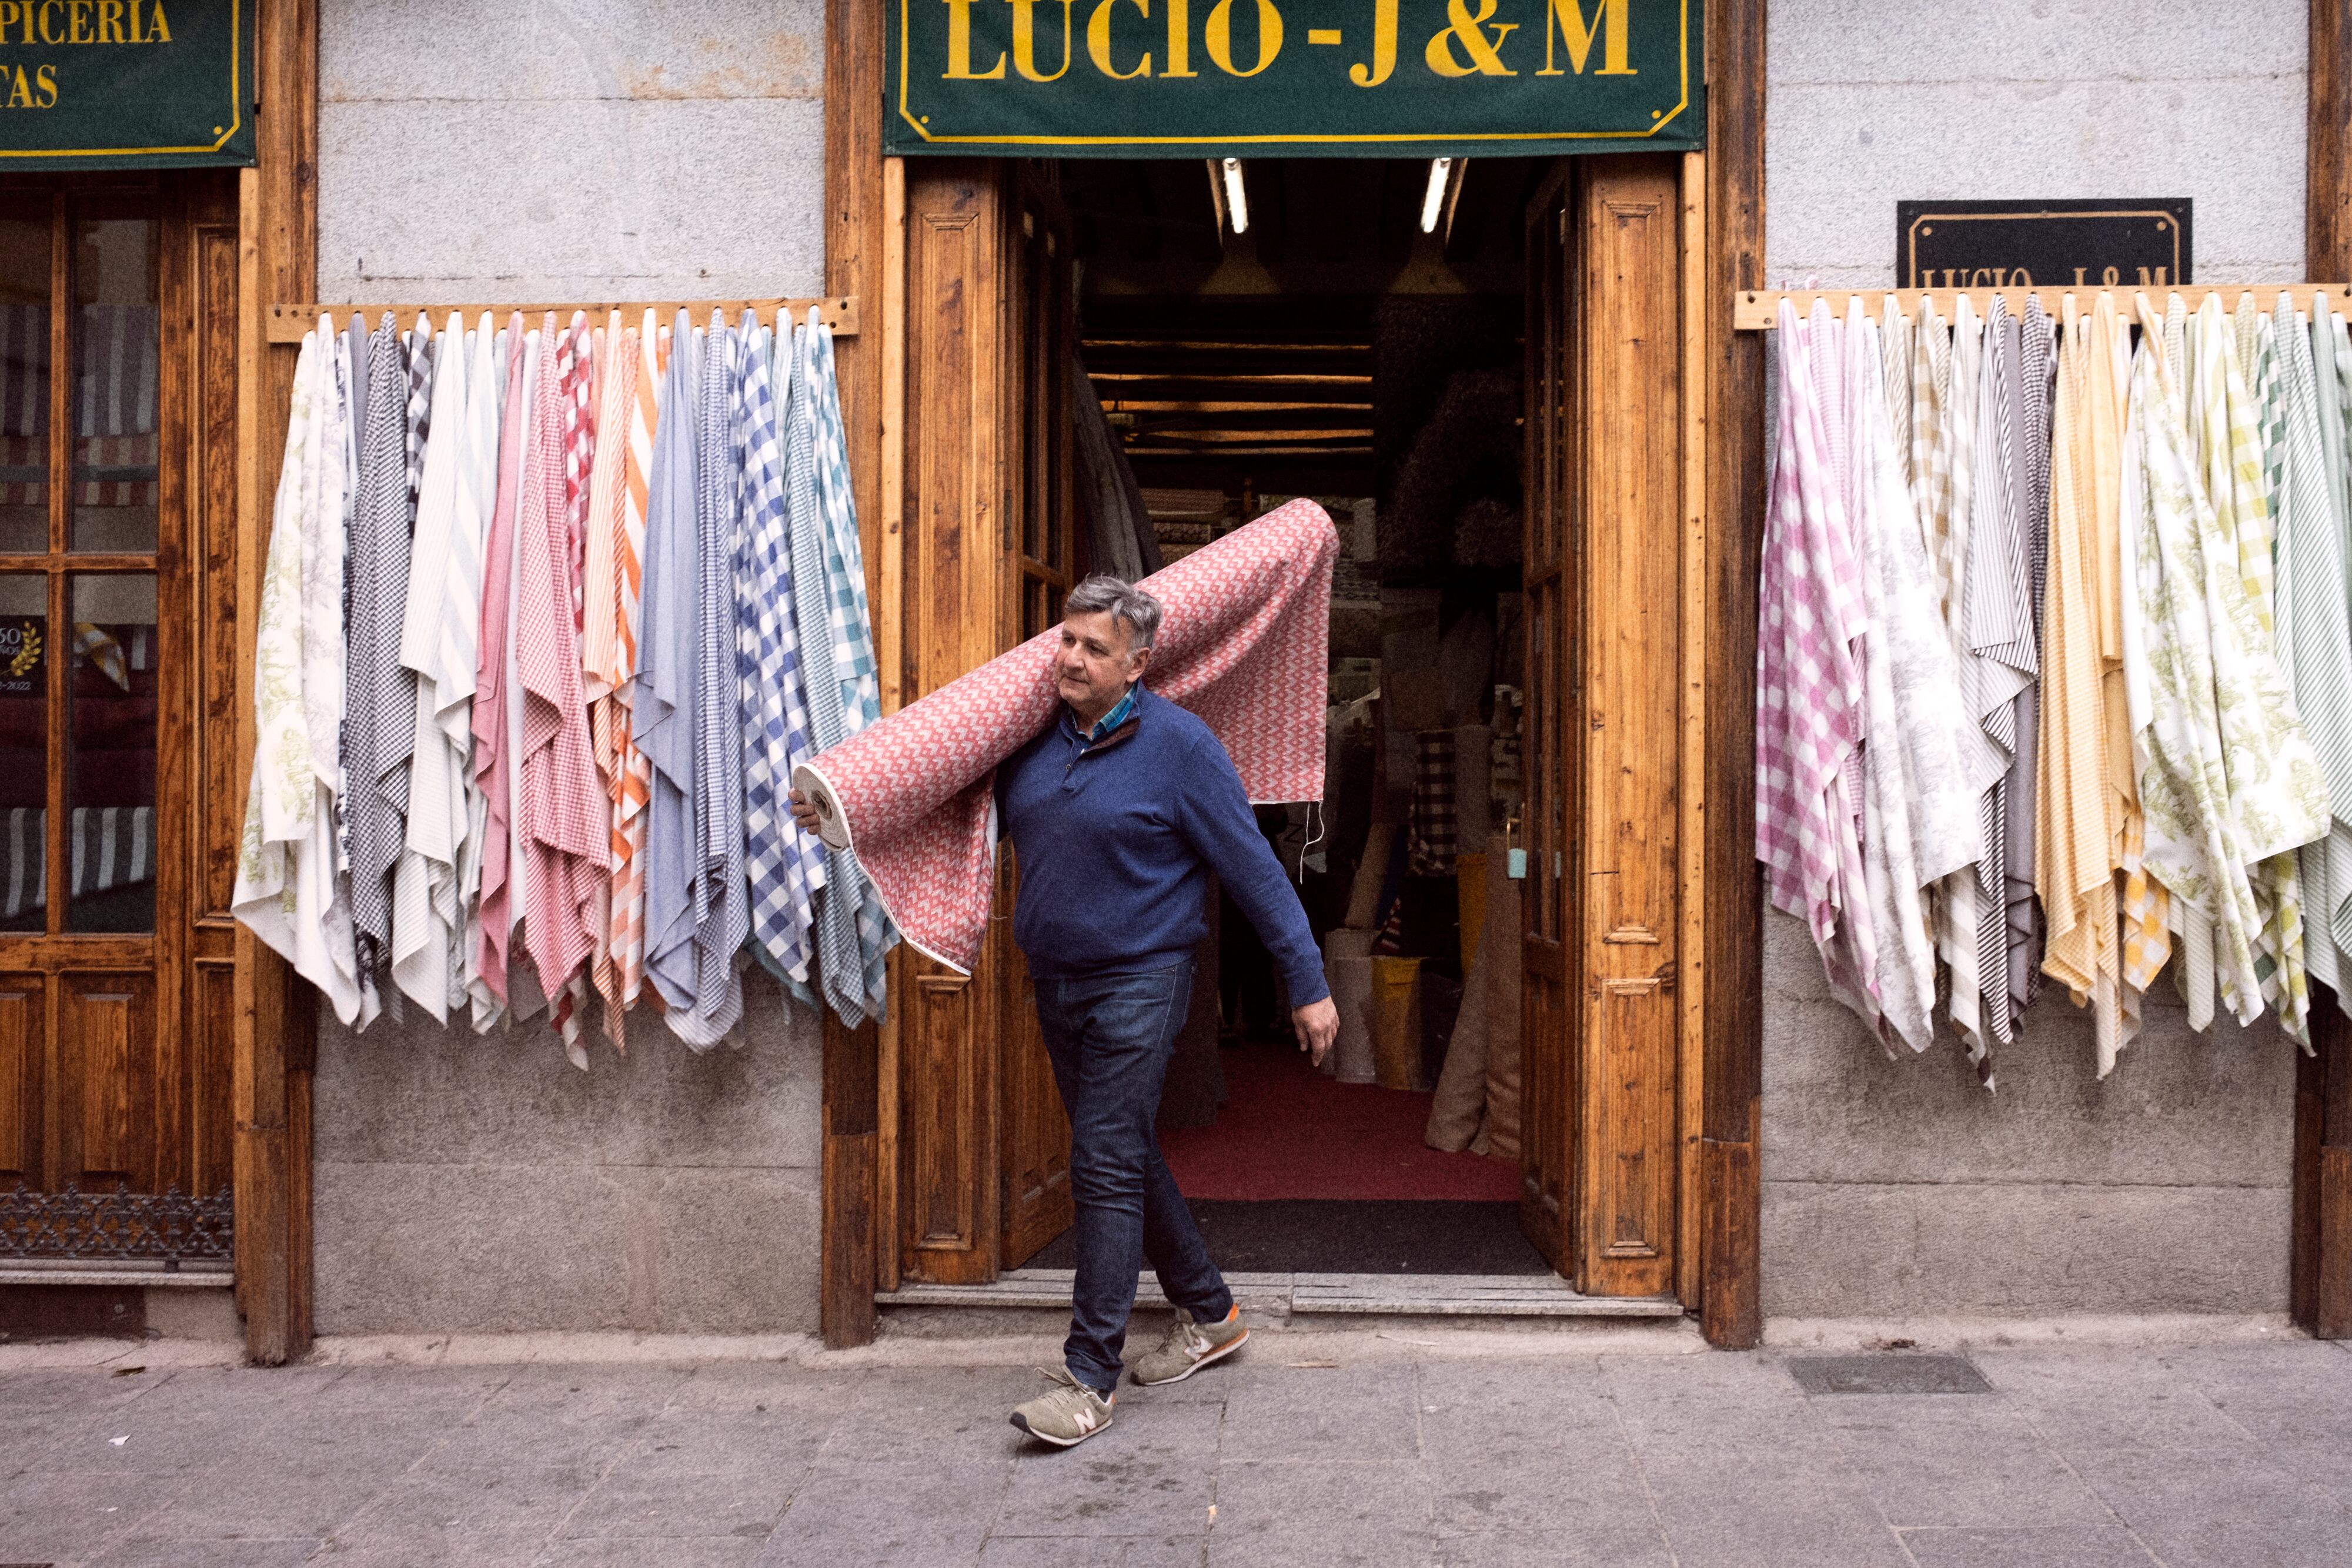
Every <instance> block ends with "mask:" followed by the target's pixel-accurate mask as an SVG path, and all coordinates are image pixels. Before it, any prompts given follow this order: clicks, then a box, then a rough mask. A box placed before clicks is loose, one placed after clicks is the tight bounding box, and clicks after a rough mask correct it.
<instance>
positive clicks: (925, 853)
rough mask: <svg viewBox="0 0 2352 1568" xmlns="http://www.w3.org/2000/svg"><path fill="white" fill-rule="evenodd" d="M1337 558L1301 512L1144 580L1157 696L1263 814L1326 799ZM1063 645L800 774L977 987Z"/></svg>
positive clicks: (889, 903)
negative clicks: (1002, 824)
mask: <svg viewBox="0 0 2352 1568" xmlns="http://www.w3.org/2000/svg"><path fill="white" fill-rule="evenodd" d="M1338 558H1339V535H1338V533H1337V532H1336V531H1334V529H1333V528H1332V527H1331V519H1330V518H1329V517H1328V516H1326V515H1325V513H1324V511H1323V508H1322V507H1318V506H1317V505H1316V504H1315V503H1314V502H1312V501H1309V500H1306V499H1303V498H1302V499H1300V500H1296V501H1293V502H1291V503H1290V504H1289V505H1287V506H1286V507H1279V508H1277V509H1276V510H1275V511H1272V512H1269V513H1267V514H1266V515H1265V517H1260V518H1258V519H1257V520H1256V521H1255V522H1254V523H1250V524H1248V525H1246V526H1245V527H1243V528H1236V529H1234V531H1233V532H1232V533H1230V534H1227V535H1226V536H1225V537H1224V538H1222V539H1219V540H1217V541H1216V542H1215V543H1214V544H1212V545H1209V546H1206V547H1205V548H1203V549H1198V550H1195V551H1193V552H1192V554H1191V555H1188V556H1186V557H1184V558H1183V559H1181V560H1179V561H1178V562H1176V563H1175V564H1174V565H1173V566H1171V567H1168V568H1167V569H1166V570H1161V571H1157V572H1154V573H1153V574H1152V575H1151V576H1150V577H1149V578H1146V579H1145V580H1144V581H1143V583H1142V584H1141V586H1142V587H1143V588H1144V590H1145V591H1148V592H1150V594H1151V595H1152V596H1153V597H1154V598H1156V599H1158V600H1159V601H1160V604H1161V606H1162V607H1163V608H1164V609H1165V610H1166V612H1167V614H1166V618H1165V619H1164V620H1163V621H1162V622H1160V634H1159V637H1158V638H1157V640H1156V643H1155V645H1154V647H1153V649H1152V656H1151V666H1150V674H1149V676H1148V677H1147V679H1148V683H1149V684H1150V687H1151V689H1152V690H1153V691H1154V692H1156V693H1157V694H1159V695H1160V696H1163V697H1166V698H1167V699H1168V700H1169V701H1171V702H1173V703H1176V704H1178V705H1180V706H1183V707H1185V708H1189V709H1190V710H1192V712H1193V713H1194V714H1196V715H1198V716H1200V718H1201V719H1202V721H1203V722H1205V723H1206V724H1207V725H1208V727H1209V728H1210V729H1211V730H1212V731H1213V732H1214V734H1215V735H1216V737H1217V738H1218V740H1220V741H1221V742H1223V745H1224V747H1225V750H1226V751H1227V752H1228V753H1230V754H1231V755H1232V757H1233V759H1234V769H1235V770H1236V771H1237V772H1239V773H1240V775H1241V779H1242V787H1243V789H1245V790H1247V791H1248V793H1249V798H1250V800H1251V801H1252V802H1253V803H1255V804H1258V805H1274V804H1286V803H1288V802H1291V801H1295V800H1321V799H1322V797H1323V742H1324V736H1323V727H1324V702H1325V686H1326V680H1327V677H1326V674H1325V667H1326V664H1327V663H1328V642H1329V638H1330V623H1331V566H1332V563H1333V561H1335V560H1336V559H1338ZM1059 638H1060V629H1059V628H1058V627H1057V628H1055V629H1053V630H1049V631H1046V632H1040V633H1039V634H1038V635H1036V636H1034V637H1032V638H1031V639H1029V641H1027V642H1026V643H1022V644H1021V645H1020V646H1019V647H1017V648H1015V649H1013V651H1012V652H1011V653H1003V654H1000V655H998V656H997V657H996V658H994V659H992V660H990V661H989V662H988V663H987V664H982V666H981V667H980V668H979V669H977V670H974V671H972V672H971V674H966V675H962V676H960V677H958V678H957V679H955V680H953V681H950V683H948V684H947V685H944V686H941V687H940V689H939V690H937V691H935V692H932V693H931V694H930V695H928V696H925V697H924V698H923V699H922V700H921V701H919V702H917V703H914V704H911V705H910V706H907V707H904V708H901V709H900V710H899V711H898V712H897V713H895V714H893V715H891V716H889V717H887V718H886V719H884V720H882V721H881V722H880V723H879V724H876V725H871V726H869V727H866V729H864V730H862V731H860V732H859V733H858V734H857V735H856V736H855V737H851V738H850V739H849V740H846V741H845V742H843V743H842V744H841V745H839V746H836V747H834V748H833V749H832V750H830V751H826V752H824V753H822V754H821V755H819V756H817V757H815V758H812V759H810V760H809V761H808V762H806V763H804V764H803V765H802V766H801V767H800V768H796V769H794V770H793V788H795V789H800V790H802V791H803V792H804V793H806V794H807V795H808V797H809V799H810V800H811V801H813V802H814V804H815V806H816V809H817V813H818V816H819V818H820V820H821V821H822V823H823V836H824V841H825V842H827V843H828V844H831V845H832V846H833V847H835V849H845V850H851V851H854V852H856V856H857V860H858V863H859V864H860V865H862V866H863V867H864V868H865V870H866V875H867V876H868V877H870V878H872V879H873V883H874V890H875V893H876V894H877V895H878V896H879V897H880V899H881V901H882V904H883V907H884V909H886V910H887V912H888V914H889V915H890V918H891V920H892V921H893V922H894V923H895V924H896V925H898V930H899V931H900V932H901V933H902V934H903V935H904V936H906V938H907V940H908V942H909V943H911V944H912V945H913V946H914V947H915V948H916V949H917V950H918V951H919V952H920V953H922V954H924V955H925V956H928V957H930V958H934V959H936V960H938V961H939V962H940V963H942V964H945V965H947V966H949V967H951V968H954V969H958V970H961V971H963V972H965V973H967V974H968V973H970V972H971V967H972V965H973V964H974V963H975V962H976V961H978V959H979V956H980V949H981V943H982V938H983V937H984V936H985V935H986V933H987V929H988V909H989V899H990V894H991V891H992V888H993V886H994V882H995V862H996V846H995V841H994V835H993V833H992V822H991V816H992V811H993V800H992V793H991V786H992V780H993V779H994V778H995V773H996V765H997V764H998V763H1000V762H1002V761H1003V760H1004V759H1005V758H1007V757H1010V756H1011V755H1013V752H1015V751H1017V750H1019V749H1020V748H1021V747H1023V746H1024V745H1026V744H1027V743H1028V742H1029V741H1030V740H1031V739H1033V738H1034V737H1036V736H1037V735H1038V734H1040V733H1041V732H1043V731H1044V729H1045V727H1046V726H1047V725H1049V724H1051V723H1052V722H1053V721H1054V713H1055V704H1056V703H1057V702H1058V701H1059V698H1058V697H1057V696H1056V695H1055V687H1054V675H1053V660H1054V653H1055V647H1056V645H1057V643H1058V641H1059Z"/></svg>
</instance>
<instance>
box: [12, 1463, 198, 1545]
mask: <svg viewBox="0 0 2352 1568" xmlns="http://www.w3.org/2000/svg"><path fill="white" fill-rule="evenodd" d="M180 1487H181V1481H180V1479H179V1478H177V1477H174V1476H166V1475H141V1474H137V1473H135V1472H117V1471H97V1472H92V1471H87V1470H63V1471H53V1472H49V1473H45V1474H37V1475H26V1476H20V1477H18V1478H16V1479H15V1480H12V1481H10V1482H9V1483H8V1488H7V1491H6V1494H5V1496H0V1562H6V1563H48V1562H66V1561H70V1560H77V1559H81V1558H87V1557H90V1556H93V1555H95V1554H96V1553H97V1552H100V1551H101V1550H103V1549H104V1548H105V1547H107V1546H109V1545H110V1544H112V1543H113V1542H115V1541H116V1540H117V1539H118V1538H120V1537H121V1536H124V1535H126V1534H128V1533H130V1532H131V1530H132V1529H133V1527H135V1526H140V1525H143V1524H144V1523H145V1522H146V1521H148V1520H149V1519H151V1518H152V1517H153V1516H154V1515H156V1514H157V1513H159V1512H161V1511H164V1510H165V1509H167V1508H168V1507H169V1505H170V1504H171V1502H172V1500H173V1498H175V1497H176V1496H178V1494H179V1490H180Z"/></svg>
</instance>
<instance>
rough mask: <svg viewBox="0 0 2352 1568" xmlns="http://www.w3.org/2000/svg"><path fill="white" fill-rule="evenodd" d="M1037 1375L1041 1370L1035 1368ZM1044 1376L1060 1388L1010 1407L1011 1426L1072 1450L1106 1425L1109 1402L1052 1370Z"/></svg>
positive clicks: (1064, 1372)
mask: <svg viewBox="0 0 2352 1568" xmlns="http://www.w3.org/2000/svg"><path fill="white" fill-rule="evenodd" d="M1038 1370H1039V1371H1040V1372H1045V1368H1043V1367H1039V1368H1038ZM1045 1375H1046V1376H1048V1377H1050V1378H1052V1379H1053V1380H1054V1381H1055V1382H1056V1383H1058V1384H1060V1385H1062V1386H1061V1387H1059V1388H1056V1389H1055V1390H1054V1391H1053V1392H1052V1393H1051V1394H1040V1395H1039V1396H1037V1397H1036V1398H1034V1399H1032V1400H1030V1401H1029V1402H1028V1403H1027V1404H1025V1405H1016V1406H1013V1425H1014V1426H1016V1427H1020V1428H1021V1429H1022V1430H1023V1431H1024V1432H1026V1433H1028V1434H1029V1435H1030V1436H1031V1437H1034V1438H1036V1439H1037V1440H1038V1441H1040V1442H1044V1443H1051V1444H1053V1445H1054V1446H1055V1448H1075V1447H1076V1446H1077V1445H1078V1444H1080V1443H1083V1442H1085V1441H1086V1440H1087V1438H1088V1437H1093V1436H1094V1435H1095V1434H1096V1433H1097V1432H1099V1431H1101V1430H1102V1429H1103V1428H1104V1427H1108V1426H1109V1425H1110V1412H1111V1405H1112V1400H1110V1399H1107V1398H1105V1397H1104V1396H1101V1395H1099V1394H1097V1393H1096V1392H1095V1391H1094V1390H1093V1389H1091V1388H1088V1387H1087V1385H1085V1384H1083V1383H1080V1382H1079V1381H1078V1380H1077V1379H1076V1378H1075V1377H1073V1376H1071V1375H1070V1374H1069V1372H1068V1370H1067V1369H1066V1368H1064V1367H1055V1369H1054V1370H1053V1371H1051V1372H1046V1373H1045Z"/></svg>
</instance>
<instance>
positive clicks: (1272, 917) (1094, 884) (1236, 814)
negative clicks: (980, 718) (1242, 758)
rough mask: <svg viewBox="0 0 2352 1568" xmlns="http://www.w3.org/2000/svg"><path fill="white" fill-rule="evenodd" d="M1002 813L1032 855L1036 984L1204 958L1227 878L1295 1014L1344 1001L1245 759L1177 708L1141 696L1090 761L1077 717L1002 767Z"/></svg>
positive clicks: (1029, 919)
mask: <svg viewBox="0 0 2352 1568" xmlns="http://www.w3.org/2000/svg"><path fill="white" fill-rule="evenodd" d="M996 810H997V816H998V820H999V821H1001V822H1002V823H1003V831H1004V834H1005V836H1007V837H1009V838H1010V839H1012V841H1013V851H1014V852H1015V854H1017V855H1018V857H1019V863H1020V867H1021V896H1020V900H1019V902H1018V904H1016V905H1015V907H1014V909H1013V941H1014V942H1015V943H1016V944H1018V945H1019V946H1020V948H1021V951H1022V953H1023V954H1024V956H1027V958H1028V960H1029V972H1030V973H1031V974H1033V975H1036V976H1038V977H1044V978H1059V979H1070V978H1076V977H1084V976H1088V975H1116V974H1142V973H1146V972H1149V971H1150V970H1153V969H1164V968H1168V967H1171V966H1173V965H1175V964H1178V963H1181V962H1182V961H1183V960H1184V959H1186V958H1189V957H1191V956H1192V950H1193V948H1194V947H1195V946H1198V945H1199V943H1200V941H1201V939H1202V937H1203V936H1207V935H1208V934H1209V921H1208V910H1207V904H1206V899H1207V895H1208V887H1209V882H1208V879H1209V873H1211V872H1214V873H1216V875H1217V879H1218V880H1219V881H1220V882H1222V883H1224V886H1225V891H1226V892H1227V893H1229V894H1232V895H1233V899H1234V903H1235V904H1239V905H1240V906H1241V909H1242V912H1243V913H1244V914H1245V915H1248V916H1249V921H1250V924H1251V925H1255V927H1257V934H1258V936H1259V937H1260V938H1261V939H1262V940H1264V942H1265V945H1266V946H1267V948H1268V949H1269V950H1271V951H1272V953H1273V954H1274V962H1275V967H1276V968H1277V969H1279V970H1280V971H1281V973H1282V976H1283V977H1284V979H1285V980H1286V981H1287V982H1288V984H1289V987H1290V1004H1291V1006H1293V1007H1304V1006H1306V1005H1307V1003H1309V1002H1316V1001H1320V1000H1322V999H1323V998H1325V997H1328V996H1329V995H1330V994H1331V992H1330V988H1329V987H1328V986H1326V985H1325V984H1324V983H1323V960H1322V956H1321V955H1320V954H1319V953H1318V951H1317V950H1316V946H1315V933H1314V932H1313V931H1312V930H1311V929H1309V928H1308V926H1307V911H1306V910H1304V909H1303V908H1301V907H1300V906H1299V903H1298V895H1297V894H1296V893H1294V892H1292V891H1291V887H1290V880H1289V878H1288V877H1286V876H1285V875H1284V874H1283V870H1282V862H1280V861H1278V860H1276V858H1275V853H1274V851H1273V849H1272V848H1270V847H1269V846H1268V845H1267V843H1266V841H1265V836H1264V835H1263V834H1261V833H1260V832H1259V831H1257V819H1256V818H1255V816H1254V815H1253V814H1252V813H1251V810H1250V803H1249V796H1248V795H1247V794H1246V793H1245V792H1244V790H1243V789H1242V780H1241V775H1239V774H1237V773H1235V772H1234V761H1233V758H1230V757H1228V756H1226V755H1225V748H1224V747H1223V745H1221V744H1219V742H1218V740H1217V737H1215V736H1214V735H1213V734H1212V733H1210V730H1209V727H1208V726H1207V725H1205V724H1202V722H1201V721H1200V720H1199V719H1198V718H1196V717H1194V716H1192V714H1190V713H1187V712H1186V711H1184V710H1183V709H1182V708H1181V707H1178V706H1176V705H1175V704H1173V703H1171V702H1167V701H1164V700H1162V699H1161V698H1160V697H1157V696H1154V695H1152V694H1151V693H1150V692H1149V691H1147V690H1143V689H1140V688H1139V689H1138V690H1137V692H1136V694H1135V712H1134V714H1133V715H1132V716H1130V717H1129V719H1128V720H1127V722H1126V723H1124V724H1122V725H1121V726H1119V727H1118V729H1117V730H1115V731H1113V732H1112V733H1111V734H1110V735H1108V736H1106V737H1103V738H1102V739H1101V740H1098V741H1097V742H1096V743H1095V744H1094V745H1093V746H1092V747H1087V748H1085V749H1084V750H1083V751H1082V750H1081V749H1080V746H1079V737H1078V729H1077V725H1076V721H1075V720H1074V719H1073V718H1072V717H1071V716H1070V710H1069V709H1068V708H1066V707H1065V708H1063V709H1062V710H1061V713H1060V715H1059V716H1058V717H1057V718H1056V719H1055V722H1054V725H1053V727H1052V728H1050V729H1048V730H1046V731H1045V734H1043V735H1041V736H1039V737H1037V738H1036V739H1034V740H1033V741H1031V742H1030V743H1029V744H1028V745H1026V746H1024V747H1022V748H1021V749H1020V750H1018V751H1016V752H1014V753H1013V755H1012V756H1011V757H1009V758H1005V760H1004V763H1003V766H1002V767H1000V768H997V770H996Z"/></svg>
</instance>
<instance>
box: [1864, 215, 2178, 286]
mask: <svg viewBox="0 0 2352 1568" xmlns="http://www.w3.org/2000/svg"><path fill="white" fill-rule="evenodd" d="M1895 276H1896V277H1897V279H1898V280H1899V281H1898V282H1897V284H1896V287H1902V288H2025V287H2045V288H2046V287H2069V286H2071V287H2088V288H2099V287H2122V288H2137V287H2159V288H2168V287H2173V286H2174V285H2176V284H2184V283H2187V282H2189V201H2188V199H2187V198H2186V197H2182V198H2180V199H2179V200H2159V201H2125V200H2097V199H2094V200H2090V201H2063V202H1897V203H1895Z"/></svg>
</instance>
